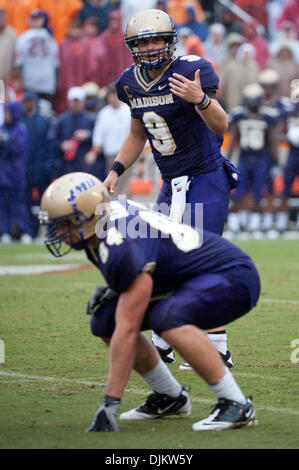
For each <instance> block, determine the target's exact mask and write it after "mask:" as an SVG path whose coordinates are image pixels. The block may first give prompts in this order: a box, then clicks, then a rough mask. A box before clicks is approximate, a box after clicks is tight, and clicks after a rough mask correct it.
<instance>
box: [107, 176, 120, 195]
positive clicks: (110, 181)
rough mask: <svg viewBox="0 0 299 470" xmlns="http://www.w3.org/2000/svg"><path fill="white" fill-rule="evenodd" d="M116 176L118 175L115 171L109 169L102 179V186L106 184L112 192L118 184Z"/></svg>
mask: <svg viewBox="0 0 299 470" xmlns="http://www.w3.org/2000/svg"><path fill="white" fill-rule="evenodd" d="M118 178H119V176H118V174H117V173H116V171H109V173H108V175H107V178H106V179H105V181H103V184H104V186H106V188H107V189H108V191H109V192H110V193H111V194H113V193H114V191H115V188H116V186H117V184H118Z"/></svg>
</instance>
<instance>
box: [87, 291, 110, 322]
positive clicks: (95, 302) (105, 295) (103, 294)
mask: <svg viewBox="0 0 299 470" xmlns="http://www.w3.org/2000/svg"><path fill="white" fill-rule="evenodd" d="M116 296H117V293H116V292H115V291H114V290H113V289H110V287H108V286H97V287H96V288H95V290H94V291H93V293H92V294H91V296H90V299H89V301H88V304H87V309H86V314H87V315H92V314H93V313H94V311H95V310H96V309H97V308H98V307H100V305H104V304H106V303H107V302H108V301H109V300H112V299H114V298H115V297H116Z"/></svg>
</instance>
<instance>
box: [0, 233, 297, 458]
mask: <svg viewBox="0 0 299 470" xmlns="http://www.w3.org/2000/svg"><path fill="white" fill-rule="evenodd" d="M238 245H239V246H240V247H241V248H243V249H244V250H245V251H246V252H247V253H248V254H249V255H251V256H252V258H253V259H254V261H255V262H256V264H257V267H258V269H259V272H260V275H261V280H262V293H261V298H260V302H259V304H258V306H257V307H256V308H255V309H254V310H253V311H252V312H251V313H249V314H248V315H246V316H245V317H243V318H242V319H240V320H239V321H236V322H235V323H233V324H231V325H229V326H228V327H227V332H228V340H229V349H230V350H231V352H232V356H233V359H234V362H235V369H234V376H235V377H236V379H237V381H238V383H239V385H240V386H241V388H242V389H243V390H244V392H245V393H246V394H248V395H252V396H253V399H254V404H255V406H256V409H257V414H258V418H259V424H258V426H256V427H252V428H244V429H240V430H230V431H224V432H220V433H219V432H214V433H213V432H212V433H195V432H193V431H192V430H191V425H192V423H193V422H195V421H198V420H199V419H201V418H203V417H206V416H207V415H208V414H209V412H210V410H211V407H212V406H213V404H214V403H215V400H214V398H213V396H212V395H211V394H210V392H209V390H208V388H207V386H206V384H205V383H204V382H203V381H202V380H201V379H200V378H199V377H198V376H196V375H195V373H194V372H187V371H186V372H182V371H179V369H178V366H179V364H180V363H181V362H183V361H182V360H181V358H180V357H177V362H176V364H173V365H171V366H170V367H171V370H172V372H173V374H174V375H175V376H176V378H177V379H178V380H179V381H180V382H181V383H182V384H185V385H187V386H188V385H189V386H191V391H190V394H191V400H192V405H193V410H192V414H191V416H189V417H185V418H176V417H169V418H167V419H162V420H153V421H146V422H145V421H140V422H120V423H119V424H120V430H121V432H120V433H88V434H86V433H85V432H84V430H85V429H86V428H87V427H88V426H89V425H90V423H91V421H92V418H93V416H94V413H95V411H96V410H97V408H98V406H99V405H100V403H101V400H102V397H103V395H104V390H105V383H106V380H107V375H108V349H107V348H106V347H105V346H104V345H103V344H102V343H101V341H100V340H99V339H98V338H95V337H93V336H92V334H91V332H90V330H89V317H88V316H86V315H85V308H86V303H87V300H88V298H89V295H90V293H91V292H92V290H93V288H94V287H95V285H96V284H100V283H101V281H102V279H101V276H100V274H99V272H98V271H97V270H95V269H90V270H81V271H78V272H64V273H58V274H34V275H20V274H18V275H6V276H0V311H1V313H0V339H1V340H2V341H3V342H4V345H5V358H3V359H5V362H3V363H1V364H0V448H1V449H178V450H182V449H277V448H279V449H291V448H296V449H298V448H299V406H298V403H299V402H298V377H299V351H298V352H297V351H296V350H295V346H296V345H295V344H294V343H293V346H291V343H292V342H293V341H294V340H296V339H298V342H297V346H296V347H297V348H299V320H298V318H299V255H298V252H299V241H287V240H279V241H246V242H245V241H244V242H238ZM63 263H68V264H71V263H74V264H86V260H85V259H84V256H83V255H82V256H81V254H78V253H74V254H72V253H71V254H70V255H69V256H67V257H65V258H63V259H62V260H60V261H56V260H55V259H54V258H51V255H50V254H49V255H48V254H47V251H46V249H45V248H44V247H43V246H39V245H33V246H29V247H24V246H20V245H18V244H14V245H11V246H0V265H2V267H3V266H19V267H22V266H23V267H25V266H29V265H44V264H56V265H61V264H63ZM0 268H1V266H0ZM2 344H3V343H2ZM291 355H292V356H291ZM291 359H293V361H292V360H291ZM148 393H149V390H148V389H147V387H146V385H145V383H144V382H143V381H142V380H141V378H139V376H137V374H135V373H133V374H132V376H131V378H130V381H129V383H128V387H127V389H126V392H125V394H124V397H123V400H122V406H121V410H122V411H124V410H126V409H129V408H131V407H135V406H137V405H138V404H140V403H141V402H142V401H143V400H144V398H145V397H146V396H147V394H148Z"/></svg>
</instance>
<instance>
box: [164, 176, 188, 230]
mask: <svg viewBox="0 0 299 470" xmlns="http://www.w3.org/2000/svg"><path fill="white" fill-rule="evenodd" d="M189 184H190V181H188V176H179V177H178V178H173V179H172V180H171V190H172V198H171V207H170V214H169V217H170V218H171V219H172V220H174V221H175V222H178V223H180V222H182V218H183V214H184V211H185V206H186V192H187V191H188V189H189Z"/></svg>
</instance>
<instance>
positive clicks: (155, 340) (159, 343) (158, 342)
mask: <svg viewBox="0 0 299 470" xmlns="http://www.w3.org/2000/svg"><path fill="white" fill-rule="evenodd" d="M152 341H153V343H154V345H155V346H158V348H161V349H168V348H170V346H169V344H168V343H166V341H164V339H163V338H161V336H159V335H157V333H155V332H154V331H152Z"/></svg>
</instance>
